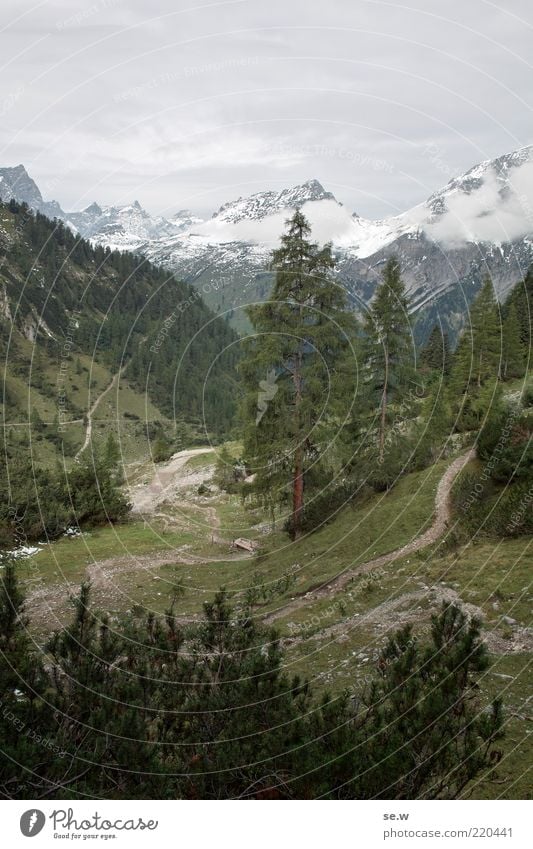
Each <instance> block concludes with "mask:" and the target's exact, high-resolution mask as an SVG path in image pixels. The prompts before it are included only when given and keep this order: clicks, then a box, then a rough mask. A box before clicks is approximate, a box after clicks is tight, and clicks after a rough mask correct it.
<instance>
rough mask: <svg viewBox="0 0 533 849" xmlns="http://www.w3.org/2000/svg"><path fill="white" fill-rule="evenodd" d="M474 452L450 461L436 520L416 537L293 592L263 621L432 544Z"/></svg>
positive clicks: (325, 595)
mask: <svg viewBox="0 0 533 849" xmlns="http://www.w3.org/2000/svg"><path fill="white" fill-rule="evenodd" d="M474 456H475V450H474V449H473V448H471V449H469V450H468V451H466V452H465V453H464V454H461V455H460V456H459V457H457V459H456V460H454V461H453V463H451V464H450V465H449V466H448V468H447V469H446V471H445V473H444V474H443V476H442V477H441V479H440V481H439V485H438V487H437V494H436V496H435V520H434V522H433V524H432V525H431V527H430V528H428V530H427V531H425V533H423V534H421V535H420V536H419V537H416V539H414V540H411V542H408V543H407V544H406V545H403V546H402V547H401V548H396V549H395V550H394V551H390V552H389V553H388V554H382V555H381V556H380V557H376V558H375V559H374V560H368V561H367V562H366V563H362V564H361V565H360V566H356V567H355V568H354V569H347V570H346V571H344V572H341V573H340V574H339V575H337V576H336V577H335V578H333V579H332V580H331V581H328V582H327V583H325V584H322V586H320V587H318V588H316V589H313V590H306V591H305V592H303V593H301V594H300V595H297V596H295V598H294V599H292V600H291V601H290V602H288V604H285V605H283V606H282V607H279V608H278V609H277V610H275V611H273V612H272V613H269V614H267V615H266V616H265V617H264V621H265V622H267V623H270V622H275V621H276V619H281V618H282V617H284V616H286V615H287V614H288V613H294V611H296V610H300V608H302V607H305V605H306V604H307V603H308V602H309V601H310V600H311V599H313V600H316V599H321V598H329V597H330V596H332V595H333V594H334V593H336V592H338V591H339V590H341V589H343V587H345V586H346V585H347V584H348V583H349V582H350V581H351V580H352V578H354V577H356V576H357V575H364V574H365V573H367V572H372V571H373V570H374V569H379V568H380V567H381V566H385V565H386V564H387V563H391V562H392V561H394V560H398V559H399V558H401V557H405V555H407V554H413V553H414V552H415V551H420V549H422V548H426V546H428V545H431V544H432V543H434V542H436V541H437V540H438V539H440V538H441V537H442V536H443V535H444V533H445V532H446V528H447V526H448V523H449V521H450V517H451V505H450V492H451V488H452V486H453V482H454V481H455V479H456V477H457V475H458V474H459V473H460V472H461V471H462V469H464V467H465V466H466V464H467V463H469V462H470V460H472V459H473V457H474Z"/></svg>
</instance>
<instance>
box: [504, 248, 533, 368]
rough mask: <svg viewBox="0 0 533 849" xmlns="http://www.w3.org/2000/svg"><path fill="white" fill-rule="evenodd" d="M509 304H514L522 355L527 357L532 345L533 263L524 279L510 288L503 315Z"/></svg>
mask: <svg viewBox="0 0 533 849" xmlns="http://www.w3.org/2000/svg"><path fill="white" fill-rule="evenodd" d="M511 304H514V306H515V309H516V315H517V318H518V321H519V324H520V340H521V342H522V347H523V351H524V356H525V357H527V358H528V359H529V357H530V356H531V354H530V352H531V348H532V345H533V265H532V266H530V268H529V269H528V272H527V274H526V276H525V277H524V279H523V280H521V281H520V282H519V283H517V284H516V285H515V286H514V287H513V289H512V290H511V293H510V294H509V297H508V298H507V300H506V303H505V306H504V315H505V314H506V312H507V310H508V309H509V307H510V306H511Z"/></svg>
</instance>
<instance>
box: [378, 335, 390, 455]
mask: <svg viewBox="0 0 533 849" xmlns="http://www.w3.org/2000/svg"><path fill="white" fill-rule="evenodd" d="M388 388H389V352H388V351H385V376H384V380H383V395H382V396H381V420H380V424H379V462H380V463H382V462H383V458H384V456H385V425H386V421H387V391H388Z"/></svg>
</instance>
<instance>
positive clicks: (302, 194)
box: [213, 180, 336, 224]
mask: <svg viewBox="0 0 533 849" xmlns="http://www.w3.org/2000/svg"><path fill="white" fill-rule="evenodd" d="M321 200H332V201H335V198H334V196H333V195H332V194H331V192H327V191H326V190H325V189H324V187H323V186H322V185H321V183H319V182H318V180H307V181H306V182H305V183H302V184H301V185H299V186H293V187H292V188H290V189H282V190H281V191H279V192H276V191H269V192H257V193H256V194H253V195H249V196H248V197H244V198H243V197H240V198H238V199H237V200H235V201H230V202H229V203H226V204H224V205H223V206H221V207H220V209H219V210H218V212H216V213H215V214H214V215H213V218H216V219H218V221H224V222H226V223H230V224H236V223H237V222H238V221H243V220H244V219H246V220H248V221H250V220H255V221H259V220H261V219H262V218H267V217H268V216H269V215H274V214H275V213H277V212H282V211H284V210H290V209H296V207H299V206H303V204H305V203H309V202H310V201H321ZM335 202H336V201H335Z"/></svg>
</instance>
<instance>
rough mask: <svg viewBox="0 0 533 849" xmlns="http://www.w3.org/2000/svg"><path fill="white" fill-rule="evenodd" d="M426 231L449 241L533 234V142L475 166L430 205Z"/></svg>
mask: <svg viewBox="0 0 533 849" xmlns="http://www.w3.org/2000/svg"><path fill="white" fill-rule="evenodd" d="M425 207H426V209H427V211H428V213H429V216H428V217H427V218H426V219H425V220H423V221H421V224H422V226H423V229H424V230H425V232H426V233H427V234H428V235H429V236H430V237H431V238H432V239H434V240H435V241H437V242H440V243H442V244H447V245H458V244H464V243H465V242H492V243H494V244H497V245H500V244H503V243H505V242H511V241H513V240H514V239H517V238H522V237H523V236H526V235H528V234H531V233H532V232H533V221H532V215H531V210H532V209H533V145H528V146H527V147H522V148H520V149H518V150H515V151H512V152H511V153H507V154H504V155H503V156H499V157H497V158H496V159H487V160H485V161H484V162H481V163H479V165H476V166H474V167H473V168H470V169H469V170H468V171H466V172H465V173H464V174H462V175H460V176H459V177H455V178H454V179H453V180H450V181H449V183H447V184H446V186H444V188H442V189H440V190H439V191H438V192H435V193H434V194H433V195H431V197H430V198H429V199H428V201H427V202H426V204H425Z"/></svg>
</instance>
